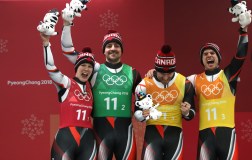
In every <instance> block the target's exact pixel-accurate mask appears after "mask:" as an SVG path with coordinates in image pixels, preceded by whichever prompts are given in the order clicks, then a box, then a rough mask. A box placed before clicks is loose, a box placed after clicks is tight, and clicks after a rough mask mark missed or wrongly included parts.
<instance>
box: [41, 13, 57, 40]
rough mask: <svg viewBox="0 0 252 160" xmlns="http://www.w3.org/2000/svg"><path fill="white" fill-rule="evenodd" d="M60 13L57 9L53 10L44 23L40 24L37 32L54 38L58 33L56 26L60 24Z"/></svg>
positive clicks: (47, 14) (46, 16)
mask: <svg viewBox="0 0 252 160" xmlns="http://www.w3.org/2000/svg"><path fill="white" fill-rule="evenodd" d="M58 19H59V12H58V10H57V9H52V10H50V11H49V12H48V13H46V15H45V17H44V19H43V21H40V22H39V25H38V26H37V30H38V31H39V32H42V33H44V34H45V35H49V36H54V35H57V34H58V33H57V32H55V25H56V24H57V23H58Z"/></svg>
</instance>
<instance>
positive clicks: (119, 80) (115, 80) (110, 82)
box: [102, 74, 127, 86]
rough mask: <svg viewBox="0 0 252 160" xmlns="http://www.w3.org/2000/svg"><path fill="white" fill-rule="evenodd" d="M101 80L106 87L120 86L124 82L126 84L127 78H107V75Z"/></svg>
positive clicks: (115, 76) (122, 76)
mask: <svg viewBox="0 0 252 160" xmlns="http://www.w3.org/2000/svg"><path fill="white" fill-rule="evenodd" d="M102 80H103V81H104V82H106V83H107V85H110V86H111V85H114V84H116V85H117V86H121V85H123V84H124V83H125V82H127V77H126V76H124V75H121V76H120V77H118V76H117V75H113V76H111V77H110V76H109V75H107V74H105V75H104V76H103V77H102Z"/></svg>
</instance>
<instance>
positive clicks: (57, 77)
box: [40, 33, 69, 92]
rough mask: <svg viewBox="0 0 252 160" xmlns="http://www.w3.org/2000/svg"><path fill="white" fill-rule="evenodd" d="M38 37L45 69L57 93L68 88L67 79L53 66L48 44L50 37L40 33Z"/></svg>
mask: <svg viewBox="0 0 252 160" xmlns="http://www.w3.org/2000/svg"><path fill="white" fill-rule="evenodd" d="M40 37H41V39H42V43H43V53H44V64H45V67H46V69H47V71H48V73H49V76H50V77H51V79H52V80H53V82H54V84H55V86H56V88H57V91H58V92H59V91H60V90H61V89H62V88H68V87H69V78H68V77H67V76H65V75H63V74H62V73H61V72H60V71H59V70H58V68H57V67H56V66H55V64H54V59H53V54H52V51H51V47H50V46H51V44H50V42H49V39H50V36H47V35H45V34H43V33H40Z"/></svg>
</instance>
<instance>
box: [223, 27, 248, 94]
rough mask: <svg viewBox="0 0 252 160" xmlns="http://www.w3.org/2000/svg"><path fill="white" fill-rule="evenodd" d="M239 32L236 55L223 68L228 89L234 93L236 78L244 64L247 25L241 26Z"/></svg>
mask: <svg viewBox="0 0 252 160" xmlns="http://www.w3.org/2000/svg"><path fill="white" fill-rule="evenodd" d="M239 32H240V35H239V40H238V45H237V52H236V55H235V56H234V57H233V59H232V60H231V63H230V64H229V65H228V66H227V67H225V69H224V72H225V75H226V77H227V79H228V81H229V84H230V89H231V90H232V92H233V94H234V95H235V93H236V84H237V80H238V78H239V75H240V73H241V68H242V66H243V64H244V61H245V59H246V56H247V52H248V33H247V27H245V28H241V29H240V31H239Z"/></svg>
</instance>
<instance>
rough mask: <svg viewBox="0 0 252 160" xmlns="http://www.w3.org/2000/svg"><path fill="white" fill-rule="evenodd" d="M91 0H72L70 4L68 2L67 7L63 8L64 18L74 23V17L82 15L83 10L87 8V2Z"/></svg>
mask: <svg viewBox="0 0 252 160" xmlns="http://www.w3.org/2000/svg"><path fill="white" fill-rule="evenodd" d="M88 2H90V0H71V2H70V4H69V3H66V8H65V9H63V10H62V18H63V19H64V20H65V21H68V22H69V23H70V24H71V25H73V19H74V17H75V16H76V17H81V11H83V10H87V5H86V4H87V3H88Z"/></svg>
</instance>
